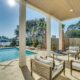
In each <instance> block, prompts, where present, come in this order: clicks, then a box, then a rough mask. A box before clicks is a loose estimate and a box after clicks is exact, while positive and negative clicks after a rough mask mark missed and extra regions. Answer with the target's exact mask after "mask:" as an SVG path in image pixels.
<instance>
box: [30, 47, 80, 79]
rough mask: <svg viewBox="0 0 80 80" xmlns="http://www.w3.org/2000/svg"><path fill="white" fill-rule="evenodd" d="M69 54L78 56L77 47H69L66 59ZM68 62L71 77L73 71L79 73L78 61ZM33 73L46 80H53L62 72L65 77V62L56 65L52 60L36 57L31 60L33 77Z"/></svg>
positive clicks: (79, 62)
mask: <svg viewBox="0 0 80 80" xmlns="http://www.w3.org/2000/svg"><path fill="white" fill-rule="evenodd" d="M72 51H75V53H74V52H73V53H72ZM69 54H75V56H78V55H79V47H75V48H74V47H70V48H69V53H68V57H69ZM75 59H76V58H75ZM70 62H71V64H70V66H71V69H70V70H71V75H72V71H73V70H76V71H80V61H79V60H75V61H72V60H71V61H70ZM33 72H35V73H37V74H38V75H40V76H41V77H43V78H45V79H46V80H54V79H55V78H56V77H57V76H58V75H59V74H60V73H61V72H63V73H64V75H65V61H60V63H59V64H58V65H56V64H55V62H54V59H53V58H52V59H51V58H48V57H45V58H43V57H41V56H40V57H39V56H38V58H37V57H36V58H35V59H31V75H33Z"/></svg>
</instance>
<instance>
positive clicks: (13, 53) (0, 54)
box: [0, 48, 35, 62]
mask: <svg viewBox="0 0 80 80" xmlns="http://www.w3.org/2000/svg"><path fill="white" fill-rule="evenodd" d="M34 54H35V53H33V52H31V51H27V50H26V56H31V55H34ZM18 58H19V49H18V48H3V49H0V62H4V61H9V60H13V59H18Z"/></svg>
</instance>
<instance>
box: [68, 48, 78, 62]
mask: <svg viewBox="0 0 80 80" xmlns="http://www.w3.org/2000/svg"><path fill="white" fill-rule="evenodd" d="M67 52H68V61H69V56H70V55H73V56H75V59H76V58H78V59H79V57H78V56H79V53H80V49H79V46H70V47H69V49H68V51H67Z"/></svg>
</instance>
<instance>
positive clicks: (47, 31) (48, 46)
mask: <svg viewBox="0 0 80 80" xmlns="http://www.w3.org/2000/svg"><path fill="white" fill-rule="evenodd" d="M46 19H47V27H46V36H47V41H46V43H47V53H50V51H51V16H50V15H47V18H46Z"/></svg>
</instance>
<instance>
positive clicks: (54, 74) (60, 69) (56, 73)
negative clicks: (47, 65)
mask: <svg viewBox="0 0 80 80" xmlns="http://www.w3.org/2000/svg"><path fill="white" fill-rule="evenodd" d="M62 70H63V64H61V65H58V66H57V67H55V68H54V70H53V71H52V78H54V77H55V76H56V75H58V74H59V73H60V72H61V71H62Z"/></svg>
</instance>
